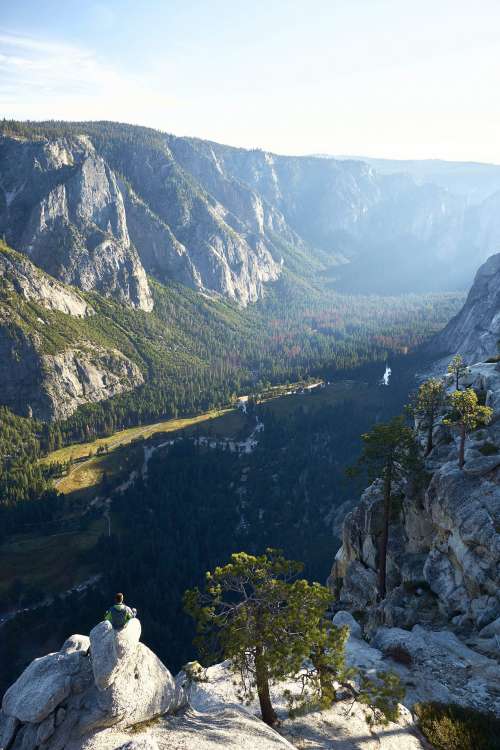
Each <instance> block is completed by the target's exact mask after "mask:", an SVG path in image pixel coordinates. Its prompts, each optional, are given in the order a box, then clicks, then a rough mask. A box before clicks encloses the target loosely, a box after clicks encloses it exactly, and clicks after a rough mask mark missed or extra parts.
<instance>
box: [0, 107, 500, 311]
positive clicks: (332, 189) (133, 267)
mask: <svg viewBox="0 0 500 750" xmlns="http://www.w3.org/2000/svg"><path fill="white" fill-rule="evenodd" d="M0 132H1V135H0V233H1V234H2V235H3V236H4V238H5V239H6V241H7V242H8V244H9V245H10V246H12V247H13V248H15V249H16V250H18V251H20V252H23V253H26V254H27V255H28V256H29V257H30V259H31V260H32V261H34V262H35V263H36V264H37V265H38V266H39V267H41V268H43V269H44V270H45V271H46V272H48V273H49V274H51V275H52V276H54V277H55V278H57V279H59V280H60V281H63V282H65V283H69V284H73V285H75V286H77V287H79V288H81V289H83V290H90V289H93V290H97V291H99V292H101V293H102V294H104V295H107V296H111V297H114V298H115V299H118V300H121V301H125V302H127V303H128V304H129V305H131V306H133V307H139V308H142V309H143V310H149V309H151V305H152V298H151V293H150V289H149V284H148V280H147V274H149V275H150V276H153V277H155V278H157V279H158V280H160V281H164V280H165V279H170V280H175V281H179V282H181V283H183V284H185V285H188V286H190V287H192V288H194V289H196V290H199V291H202V292H205V293H208V294H219V295H223V296H224V297H227V298H229V299H233V300H235V301H237V302H238V303H239V304H242V305H246V304H248V303H251V302H254V301H256V300H257V299H259V298H260V297H261V296H262V294H263V293H264V290H265V287H266V285H268V284H269V283H271V282H273V281H275V280H276V279H277V278H278V277H279V276H280V274H282V272H283V270H284V269H286V270H287V271H291V272H293V273H296V274H299V275H300V276H301V277H304V276H307V277H309V278H313V279H315V280H316V281H318V282H320V283H322V284H325V285H326V286H329V287H331V288H333V289H338V290H340V291H350V292H364V293H366V292H368V293H371V292H374V293H399V292H411V291H415V292H420V291H441V290H450V289H465V288H467V287H468V286H469V285H470V283H471V281H472V278H473V274H474V272H475V271H476V270H477V268H478V266H479V265H480V264H481V263H482V262H483V261H484V260H485V259H486V258H487V257H488V256H489V255H490V254H492V253H493V252H495V251H496V250H498V249H499V247H500V167H495V166H493V165H474V164H472V165H461V164H452V163H446V162H389V161H385V160H373V159H366V160H364V161H356V160H351V159H347V160H346V159H333V158H321V157H290V156H279V155H276V154H271V153H268V152H264V151H261V150H246V149H239V148H232V147H229V146H223V145H220V144H217V143H212V142H209V141H203V140H199V139H195V138H179V137H175V136H172V135H168V134H164V133H161V132H159V131H155V130H150V129H147V128H141V127H133V126H129V125H122V124H118V123H110V122H100V123H85V122H82V123H54V122H48V123H12V122H7V121H4V122H3V124H2V126H1V131H0Z"/></svg>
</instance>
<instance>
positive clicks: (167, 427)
mask: <svg viewBox="0 0 500 750" xmlns="http://www.w3.org/2000/svg"><path fill="white" fill-rule="evenodd" d="M231 411H234V409H212V410H211V411H207V412H205V413H204V414H199V415H198V416H196V417H187V418H185V419H167V420H165V421H164V422H155V424H149V425H142V426H140V427H129V428H128V429H126V430H120V431H119V432H115V433H114V434H113V435H110V436H109V437H105V438H97V440H92V441H91V442H89V443H75V444H74V445H68V446H67V447H66V448H60V449H59V450H57V451H53V452H52V453H49V454H48V456H45V457H44V458H42V459H40V460H41V461H42V462H43V463H53V462H58V463H66V462H67V461H76V460H78V459H80V458H89V457H90V456H91V455H93V454H95V453H96V452H97V449H98V448H99V447H102V446H105V445H107V446H108V449H109V450H110V451H114V450H116V448H119V447H121V446H122V445H128V444H129V443H132V442H133V441H134V440H138V439H141V438H143V439H147V438H150V437H152V436H153V435H156V434H157V433H168V432H177V431H180V430H185V429H186V428H188V427H193V426H196V425H199V424H200V425H201V424H203V422H206V421H208V420H212V419H217V418H219V417H221V416H222V415H224V414H226V413H228V412H231Z"/></svg>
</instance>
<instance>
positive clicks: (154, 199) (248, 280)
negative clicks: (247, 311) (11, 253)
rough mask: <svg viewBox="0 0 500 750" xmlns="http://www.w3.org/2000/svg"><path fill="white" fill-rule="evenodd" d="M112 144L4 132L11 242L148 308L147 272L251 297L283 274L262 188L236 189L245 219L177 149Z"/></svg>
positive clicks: (56, 268)
mask: <svg viewBox="0 0 500 750" xmlns="http://www.w3.org/2000/svg"><path fill="white" fill-rule="evenodd" d="M101 145H102V144H101ZM101 150H102V149H101ZM104 151H106V149H104ZM110 151H111V152H112V153H107V152H106V153H104V154H103V153H99V152H98V151H97V150H96V148H95V147H94V144H93V142H92V140H91V139H90V138H89V137H87V136H84V135H81V136H78V135H73V136H68V137H61V138H53V139H48V138H38V139H34V140H25V139H19V138H8V137H2V138H1V139H0V170H1V172H2V184H1V188H2V189H1V190H0V232H2V233H3V234H4V235H5V238H6V240H7V241H8V242H9V244H10V245H12V247H14V248H15V249H17V250H19V251H22V252H24V253H26V254H27V255H28V256H29V257H30V258H31V259H32V260H33V261H34V263H36V264H37V265H38V266H40V267H41V268H43V269H44V270H46V271H47V272H48V273H50V274H51V275H52V276H54V277H55V278H57V279H60V280H61V281H64V282H65V283H67V284H72V285H74V286H77V287H79V288H80V289H83V290H85V291H91V290H95V291H98V292H100V293H101V294H104V295H105V296H110V297H113V298H114V299H116V300H118V301H120V302H123V303H125V304H127V305H130V306H132V307H136V308H140V309H142V310H145V311H150V310H151V309H152V307H153V301H152V295H151V291H150V288H149V283H148V280H147V276H146V272H148V273H150V274H152V275H154V276H156V277H157V278H159V279H160V280H162V281H166V280H169V279H170V280H174V281H180V282H182V283H184V284H187V285H189V286H192V287H193V288H195V289H198V290H200V291H204V292H208V293H217V294H221V295H223V296H225V297H228V298H229V299H232V300H234V301H236V302H238V303H240V304H242V305H246V304H248V303H249V302H255V301H256V300H257V299H259V298H260V297H261V296H262V294H263V291H264V287H265V284H266V283H267V282H270V281H274V280H276V279H277V278H278V276H279V274H280V271H281V262H280V260H281V259H280V256H279V253H278V251H275V252H274V255H273V253H272V252H271V249H270V243H269V242H268V239H267V238H266V236H265V234H264V231H263V230H264V208H263V205H262V201H261V200H260V198H259V196H257V195H256V194H253V195H250V194H249V191H245V190H244V189H243V188H242V187H241V186H237V185H233V186H232V189H231V190H230V191H228V192H227V194H226V198H227V199H228V201H229V203H230V204H232V203H235V206H236V204H238V206H239V208H240V209H241V211H242V213H243V215H244V217H245V218H244V220H241V219H238V218H237V216H236V215H233V214H232V213H231V211H230V210H228V208H227V207H226V206H224V205H223V204H222V203H220V202H219V201H217V200H216V199H215V198H214V197H212V196H211V195H209V194H207V193H205V192H204V191H203V190H202V189H198V188H197V187H196V186H193V184H192V183H190V182H189V180H188V179H187V178H186V176H185V175H184V174H183V173H182V171H181V170H180V169H179V167H177V165H176V164H175V162H174V160H173V159H172V157H171V156H170V155H169V153H168V150H167V149H165V151H164V152H163V153H159V152H155V153H154V155H153V157H154V158H150V156H151V154H150V152H149V151H148V148H147V146H146V145H144V146H143V148H142V149H141V147H140V146H137V145H136V147H135V149H132V150H130V149H129V148H128V147H127V145H126V144H122V146H121V149H120V150H119V153H118V154H117V153H116V151H113V149H110ZM110 159H111V161H112V162H113V164H110V161H109V160H110ZM118 170H119V171H120V172H122V173H125V174H126V175H127V179H126V180H124V179H123V177H121V176H120V177H119V176H118ZM247 204H248V205H247ZM268 223H269V222H268ZM271 223H272V222H271Z"/></svg>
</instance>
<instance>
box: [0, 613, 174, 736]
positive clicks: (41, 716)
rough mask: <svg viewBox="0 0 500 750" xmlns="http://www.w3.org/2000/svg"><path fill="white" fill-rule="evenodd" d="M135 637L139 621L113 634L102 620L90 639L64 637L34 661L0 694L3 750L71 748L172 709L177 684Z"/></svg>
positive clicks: (139, 633)
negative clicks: (108, 730)
mask: <svg viewBox="0 0 500 750" xmlns="http://www.w3.org/2000/svg"><path fill="white" fill-rule="evenodd" d="M140 635H141V626H140V622H139V620H133V621H131V622H130V623H129V625H128V626H127V627H126V628H124V629H123V630H122V631H120V632H116V631H114V630H113V628H112V627H111V625H110V623H108V622H101V623H99V625H97V626H96V627H95V628H94V629H93V630H92V631H91V633H90V638H88V637H87V636H83V635H74V636H71V638H68V640H67V641H66V642H65V643H64V644H63V647H62V648H61V650H60V651H58V652H57V653H54V654H48V655H47V656H44V657H42V658H40V659H35V660H34V661H33V662H32V663H31V664H30V665H29V667H28V668H27V669H26V670H25V671H24V672H23V673H22V675H21V676H20V677H19V678H18V680H17V681H16V682H15V683H14V684H13V685H12V686H11V687H10V688H9V689H8V690H7V692H6V693H5V695H4V698H3V701H2V712H1V714H0V747H1V748H2V750H34V748H37V747H40V748H44V750H63V748H75V750H76V748H81V747H86V746H87V744H88V743H89V742H91V741H93V740H94V738H95V736H96V734H97V733H99V732H100V731H101V730H103V729H105V728H111V727H112V728H113V732H114V733H117V732H119V731H125V730H126V729H127V728H129V727H133V726H135V725H137V724H140V723H141V722H144V721H149V720H151V719H154V718H156V717H158V716H162V715H164V714H166V713H172V712H174V711H176V710H178V709H179V708H180V707H181V706H182V705H184V703H185V701H186V696H185V692H184V690H183V688H182V686H181V685H180V684H179V683H176V681H175V680H174V678H173V677H172V675H171V674H170V672H169V671H168V669H167V668H166V667H165V666H164V664H162V662H161V661H160V660H159V659H158V657H157V656H156V655H155V654H154V653H153V652H152V651H150V650H149V649H148V648H147V647H146V646H145V645H144V644H143V643H140V642H139V638H140ZM115 746H116V747H119V746H120V743H118V745H115Z"/></svg>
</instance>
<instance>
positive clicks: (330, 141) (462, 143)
mask: <svg viewBox="0 0 500 750" xmlns="http://www.w3.org/2000/svg"><path fill="white" fill-rule="evenodd" d="M6 6H7V7H6ZM0 112H1V113H2V114H3V115H4V116H5V117H16V118H23V119H25V118H30V119H42V118H51V119H113V120H121V121H126V122H133V123H140V124H144V125H151V126H154V127H158V128H161V129H163V130H166V131H168V132H172V133H176V134H179V135H196V136H200V137H202V138H211V139H213V140H216V141H220V142H224V143H230V144H233V145H240V146H252V147H253V146H257V147H261V148H264V149H270V150H273V151H277V152H281V153H296V154H300V153H330V154H366V155H371V156H386V157H393V158H397V157H400V158H425V157H440V158H445V159H463V160H468V159H471V160H481V161H493V162H497V163H500V0H432V1H431V0H183V1H182V2H181V1H180V0H108V2H106V1H103V2H92V0H62V1H61V0H14V2H9V3H8V4H7V3H6V2H5V1H4V0H2V2H1V7H0Z"/></svg>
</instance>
